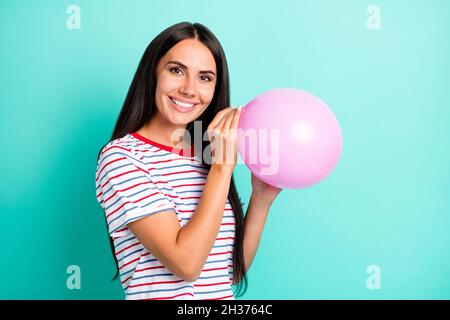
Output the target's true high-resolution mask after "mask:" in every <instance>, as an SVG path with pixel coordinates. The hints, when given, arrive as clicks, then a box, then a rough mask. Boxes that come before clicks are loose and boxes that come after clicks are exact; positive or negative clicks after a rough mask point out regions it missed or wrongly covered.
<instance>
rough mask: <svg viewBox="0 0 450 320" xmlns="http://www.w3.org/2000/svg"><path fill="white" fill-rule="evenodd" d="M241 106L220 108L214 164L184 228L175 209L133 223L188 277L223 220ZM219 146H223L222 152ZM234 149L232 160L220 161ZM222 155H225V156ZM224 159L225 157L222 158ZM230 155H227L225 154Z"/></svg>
mask: <svg viewBox="0 0 450 320" xmlns="http://www.w3.org/2000/svg"><path fill="white" fill-rule="evenodd" d="M239 115H240V110H239V111H238V110H235V109H232V108H227V109H224V110H223V111H221V112H219V113H218V114H217V116H216V118H215V119H214V120H213V122H212V123H211V124H210V127H211V129H214V130H216V131H217V132H216V133H215V134H216V136H215V141H214V143H213V142H212V144H213V145H214V146H217V147H214V149H213V150H214V151H213V152H212V153H213V164H212V166H211V169H210V170H209V173H208V177H207V179H206V183H205V186H204V189H203V192H202V196H201V198H200V201H199V204H198V206H197V209H196V211H195V212H194V213H193V215H192V217H191V219H190V220H189V222H188V223H187V224H186V225H185V226H184V227H183V228H181V227H180V225H179V223H178V219H177V217H176V215H175V213H174V212H166V214H156V215H152V216H149V217H146V218H142V219H139V220H137V221H134V222H132V223H130V224H129V225H128V226H129V228H130V230H131V231H132V232H133V233H134V234H135V235H136V237H137V238H138V239H139V241H140V242H141V243H142V244H143V245H144V246H145V247H146V248H147V249H148V250H149V251H150V252H151V253H152V254H153V255H154V256H155V257H156V258H157V259H158V260H159V261H160V262H161V263H162V264H163V265H164V266H165V267H166V268H167V269H169V270H170V271H172V272H173V273H174V274H176V275H178V276H179V277H180V278H182V279H184V280H186V281H190V282H192V281H195V280H197V278H198V276H199V275H200V273H201V271H202V269H203V266H204V264H205V262H206V260H207V258H208V256H209V254H210V252H211V249H212V247H213V245H214V242H215V240H216V238H217V233H218V232H219V229H220V225H221V223H222V218H223V213H224V209H225V204H226V200H227V197H228V191H229V187H230V181H231V176H232V173H233V169H234V167H235V165H236V161H237V150H236V147H234V148H229V149H227V146H229V145H230V144H231V145H233V146H236V140H237V137H236V132H233V133H232V132H230V130H229V129H230V128H234V129H235V128H236V127H237V123H238V120H239ZM219 147H223V148H224V150H226V151H224V150H222V152H220V151H219ZM230 149H231V151H232V154H231V162H227V161H221V160H219V157H225V158H226V157H227V151H229V150H230ZM225 158H223V159H225ZM223 159H222V160H223ZM226 159H228V158H226Z"/></svg>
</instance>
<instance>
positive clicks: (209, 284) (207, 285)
mask: <svg viewBox="0 0 450 320" xmlns="http://www.w3.org/2000/svg"><path fill="white" fill-rule="evenodd" d="M229 283H230V282H229V281H228V282H216V283H208V284H194V287H209V286H218V285H221V284H229Z"/></svg>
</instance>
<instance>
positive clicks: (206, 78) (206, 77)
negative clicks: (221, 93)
mask: <svg viewBox="0 0 450 320" xmlns="http://www.w3.org/2000/svg"><path fill="white" fill-rule="evenodd" d="M200 79H201V80H202V81H211V80H212V79H211V78H210V77H208V76H200Z"/></svg>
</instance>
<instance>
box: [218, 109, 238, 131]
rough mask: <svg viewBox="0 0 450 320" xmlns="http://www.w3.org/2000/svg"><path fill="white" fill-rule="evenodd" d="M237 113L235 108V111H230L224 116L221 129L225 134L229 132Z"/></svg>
mask: <svg viewBox="0 0 450 320" xmlns="http://www.w3.org/2000/svg"><path fill="white" fill-rule="evenodd" d="M235 114H236V109H233V112H228V113H227V114H226V116H225V117H223V118H222V121H221V122H222V127H221V131H223V132H224V133H225V134H228V132H229V130H230V124H231V121H232V120H233V117H234V115H235Z"/></svg>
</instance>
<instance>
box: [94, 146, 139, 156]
mask: <svg viewBox="0 0 450 320" xmlns="http://www.w3.org/2000/svg"><path fill="white" fill-rule="evenodd" d="M114 148H117V149H122V150H126V151H128V152H131V149H127V148H124V147H120V146H112V147H110V148H108V149H105V150H103V152H102V153H101V154H100V156H102V155H103V154H104V153H105V152H106V151H109V150H111V149H114Z"/></svg>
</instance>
